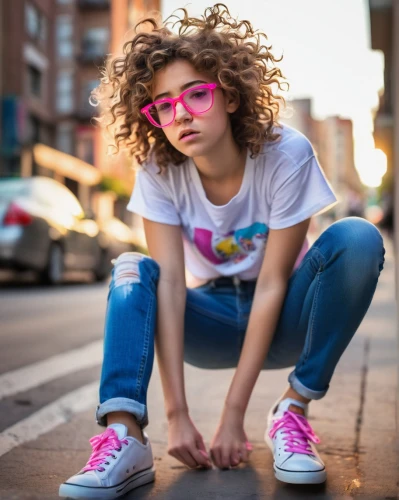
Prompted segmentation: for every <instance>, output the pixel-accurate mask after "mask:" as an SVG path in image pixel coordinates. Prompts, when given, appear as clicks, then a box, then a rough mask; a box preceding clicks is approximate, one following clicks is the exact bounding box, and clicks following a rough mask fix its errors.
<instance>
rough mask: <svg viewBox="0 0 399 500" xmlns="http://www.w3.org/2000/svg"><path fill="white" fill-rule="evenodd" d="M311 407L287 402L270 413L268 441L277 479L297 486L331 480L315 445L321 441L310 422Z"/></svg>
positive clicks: (281, 403)
mask: <svg viewBox="0 0 399 500" xmlns="http://www.w3.org/2000/svg"><path fill="white" fill-rule="evenodd" d="M291 404H294V405H296V406H299V407H301V408H303V409H304V410H305V416H302V415H298V414H297V413H294V412H292V411H289V410H288V408H289V406H290V405H291ZM307 416H308V405H307V404H305V403H301V402H299V401H296V400H295V399H291V398H286V399H283V400H281V401H277V402H276V403H275V404H274V405H273V406H272V408H271V410H270V411H269V414H268V417H267V429H266V432H265V441H266V444H267V445H268V446H269V448H270V449H271V450H272V452H273V455H274V465H273V466H274V472H275V476H276V478H277V479H279V480H280V481H283V482H285V483H293V484H318V483H323V482H324V481H325V480H326V479H327V473H326V468H325V465H324V463H323V460H322V459H321V458H320V456H319V454H318V453H317V451H316V448H315V446H314V444H313V443H320V439H319V438H318V437H317V436H316V434H315V433H314V432H313V429H312V427H311V426H310V424H309V422H308V421H307Z"/></svg>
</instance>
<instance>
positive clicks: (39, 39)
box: [0, 0, 159, 207]
mask: <svg viewBox="0 0 399 500" xmlns="http://www.w3.org/2000/svg"><path fill="white" fill-rule="evenodd" d="M148 10H159V0H134V1H133V0H19V1H16V2H12V1H9V2H8V1H7V2H0V20H1V21H0V22H1V30H0V54H1V57H0V99H1V115H0V137H1V146H0V175H2V176H10V175H11V176H19V175H24V176H29V175H35V174H42V175H48V176H51V177H54V178H56V179H57V180H59V181H61V182H63V183H64V184H66V185H67V186H68V187H69V188H70V189H71V190H72V191H73V192H74V193H75V194H77V195H78V197H79V199H80V201H81V202H82V204H83V205H84V206H85V207H88V206H89V205H90V204H91V199H92V193H93V186H94V185H98V184H99V182H100V181H101V179H104V178H106V180H107V182H108V184H107V185H109V186H117V187H118V191H119V192H118V193H116V194H115V196H111V197H109V196H108V198H106V199H107V200H108V201H109V202H110V203H111V204H113V203H115V200H117V199H118V194H121V193H125V194H126V193H128V192H129V191H130V190H131V187H132V185H133V172H132V169H131V166H130V164H129V162H128V161H127V160H126V159H125V160H124V161H121V158H119V160H118V161H115V160H114V161H110V160H109V159H108V157H107V155H106V148H105V144H104V141H103V139H102V134H101V131H100V130H99V129H98V128H96V127H95V126H93V124H92V117H93V116H94V115H95V113H96V109H95V108H94V107H93V106H91V105H90V103H89V96H90V93H91V91H92V90H93V89H94V88H95V87H96V86H97V85H98V83H99V80H98V79H99V76H100V73H99V67H100V66H102V65H103V63H104V60H105V58H106V55H107V54H109V53H110V52H112V53H115V52H119V51H120V50H121V46H122V42H123V39H124V37H125V36H126V32H127V31H128V30H129V28H130V27H131V26H132V25H133V24H134V23H135V22H136V21H137V20H138V19H139V18H140V17H142V16H144V15H145V13H146V12H147V11H148ZM37 144H40V145H46V146H48V148H47V149H44V148H41V149H40V150H39V152H40V154H39V152H38V150H37V149H36V150H35V145H37ZM50 148H52V149H50ZM54 150H58V151H59V152H62V153H64V155H61V154H57V151H54ZM75 158H77V159H79V160H80V161H79V162H75V163H74V159H75ZM43 160H45V161H43ZM94 169H96V171H94ZM115 179H116V180H117V181H118V182H116V183H115V182H114V183H113V181H114V180H115ZM103 189H106V188H103ZM111 189H112V188H111Z"/></svg>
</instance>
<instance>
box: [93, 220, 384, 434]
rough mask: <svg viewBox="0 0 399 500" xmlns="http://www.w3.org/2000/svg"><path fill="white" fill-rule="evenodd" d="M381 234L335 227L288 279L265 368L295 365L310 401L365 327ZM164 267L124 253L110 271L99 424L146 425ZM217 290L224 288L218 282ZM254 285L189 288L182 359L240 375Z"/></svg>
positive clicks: (379, 263)
mask: <svg viewBox="0 0 399 500" xmlns="http://www.w3.org/2000/svg"><path fill="white" fill-rule="evenodd" d="M384 254H385V249H384V246H383V239H382V237H381V234H380V233H379V231H378V230H377V228H376V227H375V226H374V225H373V224H371V223H369V222H367V221H366V220H364V219H361V218H357V217H348V218H346V219H341V220H339V221H337V222H335V223H334V224H332V225H331V226H330V227H328V228H327V229H326V230H325V231H324V232H323V233H322V234H321V236H320V237H319V238H318V239H317V241H316V242H315V243H314V244H313V246H312V247H311V248H310V249H309V251H308V252H307V254H306V255H305V257H304V259H303V261H302V262H301V264H300V266H299V267H298V268H297V269H296V270H295V272H294V273H293V274H292V276H291V277H290V279H289V283H288V289H287V292H286V296H285V300H284V303H283V306H282V310H281V314H280V317H279V320H278V325H277V327H276V330H275V333H274V337H273V341H272V344H271V346H270V349H269V352H268V355H267V357H266V359H265V362H264V365H263V369H264V370H268V369H278V368H287V367H290V366H295V368H294V369H293V371H292V372H291V373H290V375H289V378H288V380H289V383H290V385H291V387H293V389H295V391H297V392H298V393H299V394H301V395H302V396H304V397H305V398H309V399H320V398H322V397H323V396H324V395H325V394H326V392H327V390H328V388H329V384H330V381H331V378H332V376H333V373H334V370H335V367H336V366H337V363H338V361H339V359H340V357H341V356H342V354H343V352H344V351H345V349H346V348H347V346H348V344H349V342H350V341H351V339H352V337H353V335H354V334H355V332H356V330H357V329H358V327H359V325H360V323H361V321H362V320H363V318H364V316H365V314H366V312H367V310H368V308H369V306H370V303H371V300H372V298H373V295H374V292H375V289H376V286H377V282H378V278H379V275H380V272H381V270H382V268H383V264H384ZM158 277H159V266H158V264H157V263H156V262H155V261H154V260H152V259H151V258H149V257H146V256H144V255H141V254H138V253H126V254H122V255H121V256H120V257H119V258H118V259H117V261H116V265H115V267H114V269H113V270H112V280H111V282H110V286H109V294H108V303H107V311H106V319H105V337H104V361H103V365H102V373H101V383H100V404H99V405H98V407H97V411H96V418H97V422H98V423H99V424H100V425H104V426H105V425H107V424H106V414H107V413H109V412H112V411H126V412H130V413H132V414H133V415H134V416H135V417H136V419H137V421H138V423H139V424H140V426H141V427H142V428H144V427H146V426H147V425H148V413H147V404H146V402H147V388H148V384H149V381H150V377H151V373H152V368H153V361H154V335H155V326H156V314H157V282H158ZM216 283H217V282H216ZM255 286H256V281H252V282H248V281H247V282H240V281H239V280H235V283H231V284H230V285H225V286H215V281H214V280H212V281H210V282H208V283H207V284H205V285H202V286H200V287H198V288H194V289H187V302H186V309H185V331H184V360H185V361H186V362H187V363H189V364H191V365H194V366H197V367H201V368H209V369H222V368H233V367H236V366H237V364H238V361H239V357H240V352H241V348H242V345H243V342H244V339H245V332H246V328H247V323H248V319H249V314H250V310H251V305H252V300H253V297H254V291H255Z"/></svg>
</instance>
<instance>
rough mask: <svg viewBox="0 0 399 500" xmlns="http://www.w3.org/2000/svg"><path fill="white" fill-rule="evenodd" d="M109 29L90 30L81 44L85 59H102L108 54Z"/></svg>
mask: <svg viewBox="0 0 399 500" xmlns="http://www.w3.org/2000/svg"><path fill="white" fill-rule="evenodd" d="M108 43H109V29H108V28H106V27H99V28H90V29H88V30H87V31H86V32H85V34H84V36H83V42H82V50H83V56H84V57H85V59H94V58H96V57H104V56H105V54H106V53H107V52H108Z"/></svg>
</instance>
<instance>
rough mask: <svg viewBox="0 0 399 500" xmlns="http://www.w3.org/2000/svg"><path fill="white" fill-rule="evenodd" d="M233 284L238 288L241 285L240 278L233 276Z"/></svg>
mask: <svg viewBox="0 0 399 500" xmlns="http://www.w3.org/2000/svg"><path fill="white" fill-rule="evenodd" d="M233 283H234V285H235V287H238V286H240V283H241V280H240V278H239V277H238V276H233Z"/></svg>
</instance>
